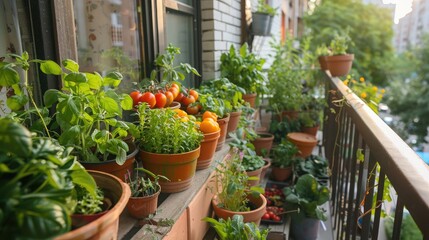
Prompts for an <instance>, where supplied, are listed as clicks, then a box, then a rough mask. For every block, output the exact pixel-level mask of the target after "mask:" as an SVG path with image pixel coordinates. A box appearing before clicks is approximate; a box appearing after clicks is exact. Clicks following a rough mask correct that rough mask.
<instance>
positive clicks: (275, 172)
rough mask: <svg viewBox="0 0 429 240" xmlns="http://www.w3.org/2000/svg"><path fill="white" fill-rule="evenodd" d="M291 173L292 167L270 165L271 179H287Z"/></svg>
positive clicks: (282, 180)
mask: <svg viewBox="0 0 429 240" xmlns="http://www.w3.org/2000/svg"><path fill="white" fill-rule="evenodd" d="M291 175H292V167H286V168H280V167H274V166H272V167H271V178H272V179H273V180H276V181H279V182H284V181H286V180H288V179H289V177H290V176H291Z"/></svg>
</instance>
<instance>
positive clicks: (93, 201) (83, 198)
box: [73, 185, 105, 215]
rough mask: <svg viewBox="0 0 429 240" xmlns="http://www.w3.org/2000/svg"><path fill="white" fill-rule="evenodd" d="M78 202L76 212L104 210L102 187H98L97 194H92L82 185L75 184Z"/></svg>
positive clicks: (91, 212)
mask: <svg viewBox="0 0 429 240" xmlns="http://www.w3.org/2000/svg"><path fill="white" fill-rule="evenodd" d="M75 191H76V198H77V199H76V200H77V204H76V207H75V209H74V211H73V212H74V214H85V215H88V214H95V213H99V212H102V211H103V210H105V209H103V208H102V206H103V199H104V192H103V191H102V190H101V189H100V188H97V189H96V194H95V195H92V194H91V193H90V192H89V191H88V190H86V189H85V188H83V187H81V186H80V185H76V186H75Z"/></svg>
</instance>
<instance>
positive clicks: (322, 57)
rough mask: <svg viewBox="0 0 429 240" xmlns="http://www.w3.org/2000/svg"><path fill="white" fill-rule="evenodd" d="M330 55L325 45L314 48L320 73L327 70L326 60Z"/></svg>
mask: <svg viewBox="0 0 429 240" xmlns="http://www.w3.org/2000/svg"><path fill="white" fill-rule="evenodd" d="M330 54H331V52H330V50H329V48H328V47H327V46H326V45H320V46H318V47H317V48H316V56H317V60H318V61H319V65H320V69H321V70H322V71H326V70H328V64H327V63H326V58H327V56H329V55H330Z"/></svg>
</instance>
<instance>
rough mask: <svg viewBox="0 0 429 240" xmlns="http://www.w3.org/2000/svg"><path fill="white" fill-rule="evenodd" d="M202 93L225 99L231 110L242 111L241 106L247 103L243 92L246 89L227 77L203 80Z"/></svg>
mask: <svg viewBox="0 0 429 240" xmlns="http://www.w3.org/2000/svg"><path fill="white" fill-rule="evenodd" d="M200 93H211V94H212V95H213V96H215V97H217V98H220V99H223V100H224V102H225V106H226V108H227V109H229V110H230V111H231V112H236V111H240V110H241V107H242V106H243V105H244V104H245V102H244V100H243V94H244V93H246V91H245V90H244V89H243V88H241V87H239V86H237V85H235V84H234V83H232V82H231V81H229V80H228V79H227V78H219V79H214V80H210V81H205V82H203V84H202V85H201V86H200Z"/></svg>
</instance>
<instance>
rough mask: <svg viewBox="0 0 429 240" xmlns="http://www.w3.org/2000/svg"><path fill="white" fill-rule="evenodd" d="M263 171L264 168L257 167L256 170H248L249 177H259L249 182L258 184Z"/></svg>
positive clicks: (252, 184)
mask: <svg viewBox="0 0 429 240" xmlns="http://www.w3.org/2000/svg"><path fill="white" fill-rule="evenodd" d="M261 172H262V168H259V169H256V170H254V171H246V173H247V176H249V177H257V178H258V179H256V180H248V181H247V184H249V186H256V185H258V184H259V182H260V181H261Z"/></svg>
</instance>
